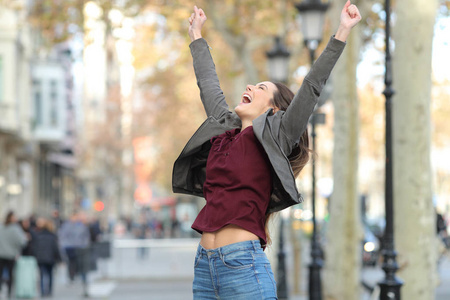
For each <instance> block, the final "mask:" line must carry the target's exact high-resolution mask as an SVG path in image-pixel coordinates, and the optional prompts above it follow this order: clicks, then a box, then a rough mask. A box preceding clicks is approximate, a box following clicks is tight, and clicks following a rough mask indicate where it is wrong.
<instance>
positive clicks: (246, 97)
mask: <svg viewBox="0 0 450 300" xmlns="http://www.w3.org/2000/svg"><path fill="white" fill-rule="evenodd" d="M245 99H247V100H248V102H247V103H250V102H252V98H251V97H250V96H249V95H244V100H245Z"/></svg>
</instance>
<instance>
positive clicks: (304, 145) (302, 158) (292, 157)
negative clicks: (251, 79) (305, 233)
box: [265, 82, 311, 245]
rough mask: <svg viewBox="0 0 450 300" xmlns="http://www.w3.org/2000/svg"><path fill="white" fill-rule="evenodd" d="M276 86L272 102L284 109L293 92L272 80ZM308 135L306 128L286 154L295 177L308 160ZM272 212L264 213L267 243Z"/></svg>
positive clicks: (287, 105)
mask: <svg viewBox="0 0 450 300" xmlns="http://www.w3.org/2000/svg"><path fill="white" fill-rule="evenodd" d="M273 84H275V86H276V87H277V91H275V92H274V94H273V99H272V104H273V105H274V106H275V107H276V108H278V109H279V110H282V111H286V110H287V108H288V107H289V104H291V102H292V99H294V96H295V94H294V93H293V92H292V91H291V90H290V89H289V88H288V87H287V86H286V85H284V84H283V83H280V82H273ZM310 152H311V149H309V135H308V129H305V131H304V132H303V133H302V135H301V137H300V141H299V143H298V145H297V146H296V147H295V148H294V149H292V152H291V153H290V154H289V155H288V159H289V162H290V164H291V167H292V171H293V173H294V177H297V176H298V175H299V174H300V172H301V171H302V170H303V168H304V167H305V165H306V164H307V163H308V161H309V153H310ZM272 216H273V213H271V214H266V223H265V231H266V237H267V244H268V245H270V244H271V242H272V241H271V239H270V233H269V228H268V227H269V226H268V224H269V220H270V219H271V218H272Z"/></svg>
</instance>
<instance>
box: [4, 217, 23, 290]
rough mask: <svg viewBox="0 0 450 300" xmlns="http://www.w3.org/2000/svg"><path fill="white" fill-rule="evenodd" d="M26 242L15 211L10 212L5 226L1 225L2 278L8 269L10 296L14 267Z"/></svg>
mask: <svg viewBox="0 0 450 300" xmlns="http://www.w3.org/2000/svg"><path fill="white" fill-rule="evenodd" d="M26 243H27V237H26V235H25V233H24V232H23V230H22V228H20V226H19V225H18V224H17V219H16V216H15V214H14V212H12V211H10V212H8V214H7V215H6V218H5V222H4V224H3V226H1V225H0V278H1V277H2V275H3V270H4V269H6V270H7V272H8V280H7V285H8V297H11V292H12V285H13V278H14V276H13V269H14V265H15V262H16V259H17V257H18V256H19V255H20V253H21V251H22V248H23V247H24V246H25V245H26ZM1 289H2V281H1V280H0V292H1Z"/></svg>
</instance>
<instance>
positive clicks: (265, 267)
mask: <svg viewBox="0 0 450 300" xmlns="http://www.w3.org/2000/svg"><path fill="white" fill-rule="evenodd" d="M267 266H268V265H267V264H264V269H265V270H266V273H267V275H268V276H269V278H270V281H272V285H273V288H274V290H275V291H276V290H277V284H276V282H275V278H273V277H272V276H271V275H270V272H269V270H268V268H267ZM269 266H270V265H269Z"/></svg>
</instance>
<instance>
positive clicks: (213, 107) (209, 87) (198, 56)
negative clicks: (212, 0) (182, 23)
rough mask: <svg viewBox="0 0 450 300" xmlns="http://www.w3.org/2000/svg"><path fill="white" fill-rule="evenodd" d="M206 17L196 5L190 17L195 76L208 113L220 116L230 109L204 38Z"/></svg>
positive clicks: (208, 114)
mask: <svg viewBox="0 0 450 300" xmlns="http://www.w3.org/2000/svg"><path fill="white" fill-rule="evenodd" d="M206 19H207V18H206V15H205V13H204V12H203V10H202V9H201V8H200V9H199V8H197V6H194V12H193V13H192V15H191V17H190V18H189V25H190V26H189V37H190V38H191V41H192V43H191V44H190V45H189V47H190V49H191V54H192V58H193V60H194V71H195V76H196V78H197V85H198V87H199V89H200V98H201V100H202V103H203V107H204V108H205V111H206V115H207V116H208V117H209V116H214V117H216V118H219V117H220V116H222V115H223V114H225V113H227V112H228V111H229V109H228V105H227V103H226V102H225V96H224V95H223V92H222V89H221V88H220V84H219V78H218V77H217V73H216V68H215V65H214V62H213V59H212V57H211V53H210V52H209V46H208V44H207V43H206V41H205V40H204V39H203V38H202V27H203V24H205V22H206Z"/></svg>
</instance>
